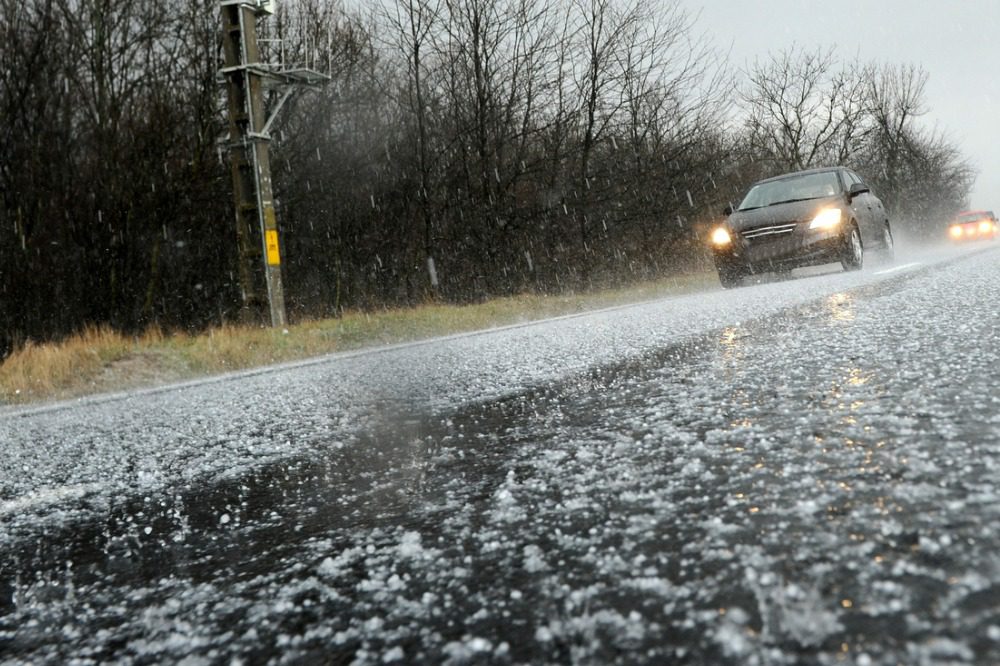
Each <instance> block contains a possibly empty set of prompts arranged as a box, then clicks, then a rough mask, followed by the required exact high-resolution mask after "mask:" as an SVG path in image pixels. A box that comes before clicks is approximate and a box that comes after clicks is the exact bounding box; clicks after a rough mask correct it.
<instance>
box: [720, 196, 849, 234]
mask: <svg viewBox="0 0 1000 666" xmlns="http://www.w3.org/2000/svg"><path fill="white" fill-rule="evenodd" d="M842 205H843V199H842V198H841V197H837V196H834V197H824V198H822V199H809V200H808V201H790V202H788V203H780V204H775V205H773V206H765V207H764V208H755V209H753V210H743V211H739V210H738V211H735V212H734V213H733V214H732V215H730V216H729V224H730V225H731V226H732V227H733V228H734V229H735V230H737V231H743V230H745V229H756V228H757V227H766V226H770V225H772V224H787V223H789V222H804V221H807V220H811V219H812V218H813V217H815V216H816V213H817V212H819V210H820V209H822V208H826V207H828V206H842Z"/></svg>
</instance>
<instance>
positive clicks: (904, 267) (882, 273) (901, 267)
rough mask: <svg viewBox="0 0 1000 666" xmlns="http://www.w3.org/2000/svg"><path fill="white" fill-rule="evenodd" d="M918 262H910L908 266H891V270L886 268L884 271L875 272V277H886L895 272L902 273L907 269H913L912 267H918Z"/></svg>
mask: <svg viewBox="0 0 1000 666" xmlns="http://www.w3.org/2000/svg"><path fill="white" fill-rule="evenodd" d="M919 265H920V262H919V261H912V262H910V263H908V264H903V265H901V266H893V267H892V268H887V269H885V270H884V271H876V272H875V275H886V274H888V273H895V272H896V271H904V270H906V269H907V268H913V267H914V266H919Z"/></svg>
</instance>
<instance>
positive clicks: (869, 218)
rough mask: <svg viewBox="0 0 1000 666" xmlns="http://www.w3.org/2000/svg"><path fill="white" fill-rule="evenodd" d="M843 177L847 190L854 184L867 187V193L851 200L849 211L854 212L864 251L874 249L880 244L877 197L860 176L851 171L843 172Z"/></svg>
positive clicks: (879, 212) (880, 212) (880, 230)
mask: <svg viewBox="0 0 1000 666" xmlns="http://www.w3.org/2000/svg"><path fill="white" fill-rule="evenodd" d="M844 176H845V178H846V181H847V189H848V190H850V188H851V186H852V185H854V184H860V185H862V186H864V187H868V188H869V190H868V191H867V192H863V193H861V194H859V195H857V196H856V197H854V198H853V199H852V200H851V204H850V205H851V210H852V211H853V212H854V215H855V218H856V219H857V221H858V227H859V228H860V230H861V241H862V243H864V246H865V249H874V248H876V247H879V246H880V244H881V243H882V228H881V224H880V222H881V218H880V217H879V216H880V215H881V214H882V211H880V210H877V208H878V207H880V206H881V202H880V201H879V199H878V197H876V196H875V195H874V194H872V192H871V189H870V187H869V185H868V183H866V182H865V181H864V180H862V179H861V176H859V175H858V174H856V173H854V172H853V171H849V170H848V171H845V172H844Z"/></svg>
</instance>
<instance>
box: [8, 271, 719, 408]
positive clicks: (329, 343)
mask: <svg viewBox="0 0 1000 666" xmlns="http://www.w3.org/2000/svg"><path fill="white" fill-rule="evenodd" d="M714 280H715V278H714V274H708V273H706V274H694V275H687V276H679V277H676V278H669V279H664V280H660V281H657V282H650V283H644V284H641V285H637V286H634V287H630V288H627V289H617V290H606V291H600V292H592V293H586V294H572V295H562V296H538V295H521V296H513V297H509V298H499V299H494V300H491V301H487V302H484V303H479V304H475V305H461V306H460V305H439V304H429V305H422V306H418V307H414V308H406V309H398V310H385V311H380V312H375V313H372V312H367V313H366V312H349V313H345V314H344V315H343V316H342V317H339V318H336V319H322V320H315V321H304V322H302V323H298V324H295V325H292V326H289V327H288V328H287V329H286V330H284V331H283V330H278V329H272V328H253V327H244V326H236V325H225V326H221V327H217V328H213V329H211V330H208V331H206V332H204V333H200V334H197V335H190V334H187V333H183V332H176V333H170V334H165V333H163V332H162V331H160V330H158V329H151V330H149V331H147V332H146V333H144V334H143V335H141V336H124V335H121V334H119V333H117V332H115V331H113V330H111V329H109V328H106V327H88V328H86V329H85V330H83V331H82V332H80V333H78V334H76V335H73V336H71V337H69V338H67V339H65V340H63V341H61V342H58V343H44V344H35V343H32V342H28V343H27V344H25V345H24V346H23V347H21V348H20V349H17V350H15V351H14V353H12V354H11V355H10V356H8V357H7V358H6V359H4V361H3V362H2V364H0V404H8V405H11V404H25V403H32V402H43V401H48V400H60V399H68V398H75V397H80V396H84V395H90V394H95V393H103V392H108V391H121V390H127V389H133V388H140V387H149V386H156V385H160V384H165V383H170V382H174V381H181V380H184V379H193V378H195V377H201V376H205V375H211V374H216V373H220V372H228V371H234V370H242V369H246V368H251V367H258V366H263V365H269V364H273V363H279V362H282V361H293V360H299V359H304V358H309V357H313V356H319V355H322V354H327V353H331V352H337V351H347V350H352V349H360V348H364V347H375V346H379V345H386V344H393V343H398V342H408V341H413V340H420V339H426V338H430V337H436V336H440V335H448V334H452V333H462V332H468V331H475V330H481V329H485V328H491V327H494V326H502V325H506V324H514V323H519V322H526V321H532V320H536V319H544V318H547V317H554V316H559V315H565V314H572V313H578V312H585V311H588V310H596V309H600V308H603V307H611V306H614V305H623V304H627V303H636V302H641V301H644V300H651V299H655V298H662V297H664V296H669V295H675V294H681V293H689V292H692V291H697V290H700V289H703V288H705V287H707V286H709V285H712V284H715V282H714Z"/></svg>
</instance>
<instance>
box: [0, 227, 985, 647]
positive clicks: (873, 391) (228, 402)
mask: <svg viewBox="0 0 1000 666" xmlns="http://www.w3.org/2000/svg"><path fill="white" fill-rule="evenodd" d="M998 302H1000V248H994V247H991V246H987V247H978V248H971V247H970V248H960V249H951V250H941V251H936V252H922V253H917V252H911V253H909V254H904V253H901V254H900V256H899V257H898V259H897V262H896V264H895V265H893V266H877V265H874V266H871V267H868V268H866V269H865V270H864V271H861V272H859V273H849V274H848V273H840V272H831V271H823V270H820V271H814V272H813V274H810V275H806V276H802V275H796V276H795V277H794V278H793V279H790V280H782V281H774V282H768V283H764V284H756V285H751V286H747V287H745V288H743V289H737V290H730V291H723V290H717V291H710V292H706V293H702V294H696V295H691V296H684V297H677V298H669V299H665V300H660V301H655V302H650V303H644V304H639V305H634V306H628V307H621V308H613V309H610V310H604V311H600V312H596V313H587V314H582V315H579V316H571V317H563V318H559V319H556V320H551V321H547V322H542V323H537V324H530V325H523V326H514V327H506V328H503V329H498V330H494V331H489V332H484V333H480V334H475V335H466V336H455V337H451V338H446V339H440V340H435V341H430V342H427V343H422V344H415V345H400V346H396V347H391V348H386V349H382V350H377V351H367V352H358V353H350V354H341V355H334V356H331V357H327V358H324V359H320V360H317V361H314V362H309V363H300V364H292V365H288V366H283V367H280V368H274V369H268V370H265V371H257V372H249V373H241V374H237V375H230V376H227V377H222V378H215V379H212V380H208V381H203V382H193V383H189V384H186V385H182V386H177V387H169V388H166V389H158V390H152V391H143V392H137V393H131V394H124V395H116V396H101V397H97V398H93V399H88V400H83V401H77V402H73V403H63V404H58V405H46V406H41V407H34V408H27V409H7V410H4V411H0V450H2V453H3V456H2V458H0V662H2V663H4V664H15V663H32V664H46V663H51V664H62V663H77V664H87V663H108V662H114V663H123V664H132V663H135V664H150V663H175V662H183V663H186V664H201V663H206V664H207V663H223V664H229V663H232V664H258V663H261V664H263V663H275V664H282V663H345V664H346V663H358V664H382V663H413V662H427V663H454V664H462V663H476V664H479V663H496V664H508V663H545V662H558V663H672V664H675V663H676V664H799V663H816V664H843V663H851V664H887V665H888V664H897V663H907V664H945V663H956V664H974V663H975V664H991V663H1000V534H998V530H1000V501H998V500H1000V497H998V487H1000V414H998V405H1000V391H998V387H1000V336H998V333H1000V310H998V307H997V304H998Z"/></svg>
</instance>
